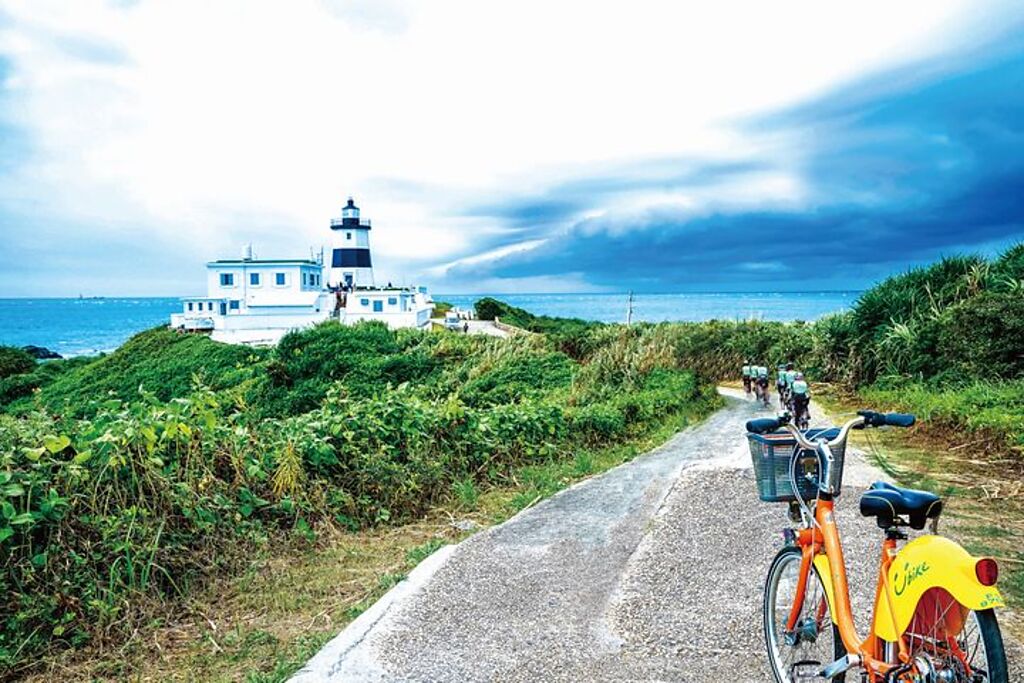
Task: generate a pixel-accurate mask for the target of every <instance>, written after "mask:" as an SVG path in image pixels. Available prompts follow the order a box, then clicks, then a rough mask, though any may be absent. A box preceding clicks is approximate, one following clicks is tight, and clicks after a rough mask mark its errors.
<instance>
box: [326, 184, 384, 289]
mask: <svg viewBox="0 0 1024 683" xmlns="http://www.w3.org/2000/svg"><path fill="white" fill-rule="evenodd" d="M331 233H332V235H333V239H332V240H331V242H332V244H331V247H332V248H331V273H330V278H329V282H330V285H331V286H332V287H334V288H337V289H348V290H351V289H355V288H357V287H373V286H374V282H373V264H372V262H371V260H370V221H369V220H365V221H364V220H362V219H361V218H360V217H359V207H358V206H356V204H355V202H354V201H353V200H352V197H349V198H348V204H346V205H345V206H344V207H343V208H342V210H341V218H340V219H338V218H332V219H331Z"/></svg>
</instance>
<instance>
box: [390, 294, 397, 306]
mask: <svg viewBox="0 0 1024 683" xmlns="http://www.w3.org/2000/svg"><path fill="white" fill-rule="evenodd" d="M397 305H398V299H397V297H393V296H389V297H388V306H397Z"/></svg>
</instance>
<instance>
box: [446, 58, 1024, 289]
mask: <svg viewBox="0 0 1024 683" xmlns="http://www.w3.org/2000/svg"><path fill="white" fill-rule="evenodd" d="M974 57H975V60H974V61H972V62H970V63H964V62H962V61H961V60H952V63H953V65H954V66H955V70H952V71H951V69H950V65H949V63H948V62H947V63H946V67H947V68H945V69H938V68H937V65H935V64H930V65H929V67H931V68H930V69H929V70H927V71H928V72H929V73H930V77H929V79H927V80H924V81H922V80H921V79H910V78H907V77H900V76H901V75H902V74H903V73H905V72H904V71H900V72H898V73H897V74H881V75H877V76H875V77H874V79H872V81H871V83H869V84H867V86H866V85H865V83H856V84H853V85H851V86H849V87H848V88H846V89H839V90H836V91H833V92H831V93H829V94H828V95H826V96H823V97H822V98H820V99H818V100H816V101H814V102H811V103H806V104H802V105H800V106H799V107H794V108H792V109H789V110H786V111H782V112H778V113H775V114H772V115H769V116H766V117H765V118H764V120H763V121H758V120H757V119H752V120H749V121H747V122H746V123H745V125H746V127H747V128H749V129H750V130H757V131H762V132H764V131H767V133H768V134H770V135H773V136H779V137H781V138H782V139H785V140H786V141H787V145H788V147H789V148H790V149H797V150H801V152H800V154H799V155H796V156H795V158H793V157H792V156H791V157H790V158H789V159H787V160H784V161H779V162H777V166H778V169H779V170H781V169H783V168H789V170H790V172H792V173H796V174H799V178H800V180H799V182H800V185H801V186H802V187H803V188H804V191H803V193H802V195H801V197H800V198H799V199H798V200H797V201H795V202H790V203H787V204H784V205H782V206H774V207H773V206H771V205H770V203H769V202H766V201H762V202H755V203H754V204H755V205H754V206H743V203H742V202H739V203H737V202H730V201H722V200H723V196H722V192H721V185H716V184H714V183H712V185H711V186H712V187H713V188H714V189H715V191H714V192H713V193H712V194H711V199H710V200H709V201H706V202H698V203H697V204H696V205H695V206H692V207H688V208H683V209H679V208H665V207H659V206H657V205H653V206H650V207H648V208H647V209H646V210H643V211H640V212H636V211H633V212H621V211H618V212H617V211H611V212H607V213H604V214H602V215H600V216H599V217H596V218H594V217H592V218H585V219H582V220H578V221H575V222H573V223H571V224H570V225H569V226H567V227H564V228H563V229H562V230H561V231H560V232H559V233H557V234H556V235H554V236H552V237H551V239H549V240H548V241H546V242H545V243H544V244H543V246H542V247H538V248H536V249H532V250H527V251H518V252H515V253H511V254H508V255H505V256H503V257H501V258H498V259H491V260H486V261H482V262H479V263H474V262H466V263H462V264H458V265H456V266H455V267H453V268H452V269H451V270H450V271H449V276H450V277H452V278H453V279H454V280H457V281H462V282H470V281H472V280H473V279H476V278H481V277H492V278H494V277H497V278H502V277H509V278H522V277H552V276H554V275H556V274H557V273H559V272H562V271H566V270H570V269H571V270H574V271H578V272H582V273H584V274H585V277H586V278H587V279H588V280H589V281H590V282H591V283H593V284H595V285H598V286H605V287H618V288H620V289H625V288H627V287H632V288H648V289H656V290H657V289H680V288H681V289H691V290H692V289H705V288H707V287H709V286H710V287H714V288H721V289H749V288H751V287H754V288H776V289H803V288H808V287H824V288H855V287H861V286H865V285H867V284H869V283H870V282H872V281H873V280H875V279H877V278H878V277H881V276H884V275H886V274H889V273H891V272H893V271H895V270H901V269H903V268H905V267H906V266H907V265H908V264H912V263H917V262H922V261H927V260H930V259H933V258H935V257H936V256H938V255H941V254H946V253H953V252H962V251H973V250H974V249H975V248H978V247H983V248H985V249H988V250H991V249H995V248H999V247H1005V246H1006V245H1008V244H1010V243H1012V242H1015V241H1017V240H1020V239H1022V238H1024V193H1022V192H1021V189H1020V188H1022V187H1024V87H1022V86H1024V52H1022V51H1018V50H1014V51H1007V50H1006V49H1005V47H1002V48H1001V49H1000V50H999V51H998V52H996V53H995V54H985V55H981V56H979V55H974ZM894 82H895V83H902V84H904V87H903V88H902V89H900V88H895V87H892V85H891V84H892V83H894ZM874 83H877V84H887V85H886V87H885V88H882V87H869V86H870V85H871V84H874ZM865 93H870V96H867V95H865ZM771 163H772V162H770V161H769V159H768V158H767V157H765V158H759V159H758V158H755V159H754V160H753V161H751V162H750V163H748V164H745V165H744V164H736V165H735V166H733V167H730V168H731V169H733V170H731V171H730V172H731V173H733V174H735V175H736V176H737V177H738V178H740V179H743V178H745V177H749V176H751V175H756V174H757V173H762V172H764V171H765V169H770V168H771ZM680 164H681V162H680ZM712 175H714V174H712ZM703 176H704V174H702V173H699V172H697V173H693V174H692V177H696V178H702V177H703ZM726 177H729V174H726ZM661 178H662V182H664V184H665V187H667V188H672V189H674V190H676V191H679V192H681V193H685V192H687V191H688V190H691V191H692V189H693V187H694V183H692V182H690V180H689V179H688V177H686V176H679V175H677V174H673V173H671V171H670V170H669V169H666V170H665V173H664V174H663V175H662V176H661ZM606 180H608V179H602V178H596V179H592V180H590V181H583V182H581V183H580V186H581V187H583V188H587V187H597V188H602V190H604V189H606V188H607V187H608V186H609V185H611V186H612V187H614V185H613V184H611V182H610V181H609V182H606ZM646 182H650V183H652V184H655V185H656V184H657V183H658V180H657V177H654V178H648V179H647V181H646ZM556 187H557V186H556ZM586 194H587V193H586V191H585V190H584V191H583V192H582V193H580V194H570V196H572V197H573V200H574V207H576V208H577V209H580V207H586V206H596V205H600V204H601V203H602V202H603V201H604V192H603V191H597V192H594V193H593V194H592V195H591V196H590V199H589V201H588V200H587V197H586ZM691 194H692V192H691ZM548 195H550V196H560V193H559V191H557V190H554V191H551V192H548V193H545V194H544V196H548ZM748 199H749V197H748ZM757 204H760V205H757ZM525 205H527V206H529V203H526V204H525ZM506 216H512V217H511V218H507V220H509V221H510V222H512V223H514V224H518V221H517V219H516V217H514V216H513V214H512V213H511V212H507V213H506Z"/></svg>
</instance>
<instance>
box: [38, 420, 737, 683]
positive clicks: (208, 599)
mask: <svg viewBox="0 0 1024 683" xmlns="http://www.w3.org/2000/svg"><path fill="white" fill-rule="evenodd" d="M714 407H717V406H716V405H713V404H711V403H706V404H702V405H701V406H700V407H699V408H694V409H693V410H691V411H688V412H684V413H682V414H679V415H676V416H674V417H671V418H669V419H666V420H665V421H664V422H663V423H661V424H660V425H658V426H657V427H656V428H655V429H652V430H650V431H648V433H647V434H646V435H645V436H642V437H637V438H634V439H632V440H630V441H628V442H625V443H620V444H617V445H614V446H610V447H605V448H593V449H591V448H582V447H580V448H577V449H576V450H575V451H574V452H573V453H571V454H567V455H566V456H565V457H554V456H553V457H551V458H549V459H548V460H546V461H544V462H541V463H536V464H531V465H526V466H521V467H518V468H516V469H515V470H513V471H512V472H511V473H510V475H509V476H508V477H507V478H506V479H505V480H504V483H502V484H500V485H494V486H491V487H489V488H486V489H482V488H481V485H480V484H478V483H474V482H472V480H467V481H462V482H457V483H456V484H455V485H454V486H453V490H452V495H451V499H450V500H448V501H446V502H445V503H444V504H442V505H439V506H437V507H435V508H433V509H432V510H430V511H429V512H428V513H427V514H426V515H425V516H424V517H423V518H422V519H420V520H418V521H415V522H413V523H410V524H405V525H403V526H399V527H391V528H381V529H373V530H367V531H361V532H356V533H340V532H335V533H333V534H323V533H321V534H320V536H319V537H318V539H317V541H316V542H315V543H309V542H307V541H306V540H304V539H303V538H302V537H301V536H294V537H293V538H292V539H290V540H289V541H288V542H287V543H282V544H270V545H269V546H268V548H267V549H266V550H264V551H263V553H262V554H261V556H260V557H258V558H257V559H256V560H254V561H253V562H252V564H251V566H250V568H249V569H248V571H246V572H245V573H243V574H242V575H240V576H237V577H234V578H222V579H218V580H215V581H213V582H212V583H211V584H209V585H208V586H207V587H206V588H205V589H204V590H203V591H202V592H201V593H200V594H198V595H196V596H194V597H193V599H192V600H191V601H190V602H189V603H188V604H187V605H186V606H185V607H184V608H183V609H181V610H179V611H178V613H176V614H175V615H174V616H173V617H172V618H165V619H163V620H159V621H157V620H154V621H153V622H152V623H150V625H149V626H148V627H146V628H143V629H140V630H139V631H138V632H137V633H136V634H135V635H134V637H133V638H131V639H130V640H129V641H128V642H127V643H124V644H123V645H121V646H119V647H117V648H114V649H111V648H102V647H91V648H90V649H86V650H83V651H78V652H75V651H66V652H63V653H60V654H57V655H54V656H52V657H51V658H50V659H48V660H47V661H45V662H44V663H43V665H42V666H41V667H40V668H39V669H38V670H37V671H36V673H34V674H33V675H32V676H30V677H29V678H28V679H27V680H28V681H35V682H39V683H41V682H43V681H47V680H51V679H52V678H54V677H55V676H57V677H60V678H62V679H71V680H82V679H86V680H88V679H92V680H134V681H185V680H190V681H191V680H203V681H246V682H247V683H272V682H274V683H276V682H278V681H284V680H287V678H288V677H290V676H291V675H292V674H294V673H295V672H296V671H297V670H298V669H299V668H301V666H302V665H303V664H304V663H305V662H306V661H307V660H308V659H309V658H310V657H312V656H313V655H314V654H315V653H316V652H317V651H318V650H319V649H320V648H321V647H323V645H324V644H325V643H326V642H327V641H328V640H330V639H331V638H332V637H334V636H335V635H336V634H337V633H338V632H339V631H341V629H343V628H344V627H345V626H346V625H347V624H348V623H350V622H351V621H353V620H354V619H356V618H357V617H358V616H359V615H360V614H362V613H363V612H365V611H366V610H367V609H368V608H369V607H370V606H371V605H373V603H374V602H376V601H377V600H378V599H379V598H380V597H381V596H382V595H384V593H386V592H387V591H388V590H389V589H391V588H392V587H393V586H395V585H396V584H397V583H398V582H399V581H401V580H402V579H403V578H405V576H406V575H407V574H408V573H409V571H411V570H412V569H413V568H414V567H415V566H416V565H417V564H419V563H420V562H422V561H423V560H424V559H426V558H427V557H429V556H430V555H431V554H432V553H434V552H435V551H436V550H437V549H439V548H440V547H442V546H443V545H445V544H448V543H456V542H458V541H460V540H462V539H463V538H465V537H467V536H468V535H470V533H472V532H466V531H460V530H459V528H457V527H456V526H455V525H454V522H456V521H472V522H473V525H471V526H473V527H474V528H476V529H482V528H486V527H488V526H491V525H493V524H498V523H501V522H503V521H505V520H506V519H508V518H510V517H512V516H513V515H515V514H516V513H518V512H520V511H522V510H524V509H526V508H528V507H531V506H532V505H535V504H536V503H537V502H539V501H540V500H543V499H544V498H547V497H550V496H551V495H554V494H555V493H557V492H559V491H561V490H563V489H565V488H566V487H568V486H571V485H572V484H574V483H576V482H578V481H580V480H582V479H585V478H587V477H589V476H593V475H596V474H600V473H602V472H605V471H607V470H609V469H611V468H613V467H616V466H618V465H620V464H622V463H624V462H628V461H629V460H631V459H633V458H634V457H636V456H637V455H639V454H641V453H644V452H646V451H648V450H650V449H651V448H653V447H655V446H657V445H659V444H661V443H664V442H665V441H666V440H668V439H669V438H670V437H671V436H672V435H673V434H675V433H676V432H677V431H679V430H680V429H683V428H685V427H687V426H688V425H690V424H693V423H694V422H696V421H698V420H700V419H701V418H703V417H704V416H705V415H706V414H707V413H708V412H710V411H711V410H712V409H713V408H714ZM460 526H462V525H460ZM165 613H166V612H165Z"/></svg>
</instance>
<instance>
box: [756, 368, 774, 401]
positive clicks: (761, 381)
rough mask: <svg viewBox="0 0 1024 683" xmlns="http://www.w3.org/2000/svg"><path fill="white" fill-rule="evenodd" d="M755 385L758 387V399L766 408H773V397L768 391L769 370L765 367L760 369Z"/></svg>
mask: <svg viewBox="0 0 1024 683" xmlns="http://www.w3.org/2000/svg"><path fill="white" fill-rule="evenodd" d="M754 383H755V384H756V385H757V399H758V400H759V401H761V403H762V404H763V405H764V407H765V408H769V407H771V405H772V395H771V391H770V390H769V389H768V368H766V367H763V366H762V367H759V368H758V374H757V379H756V380H755V381H754Z"/></svg>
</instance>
